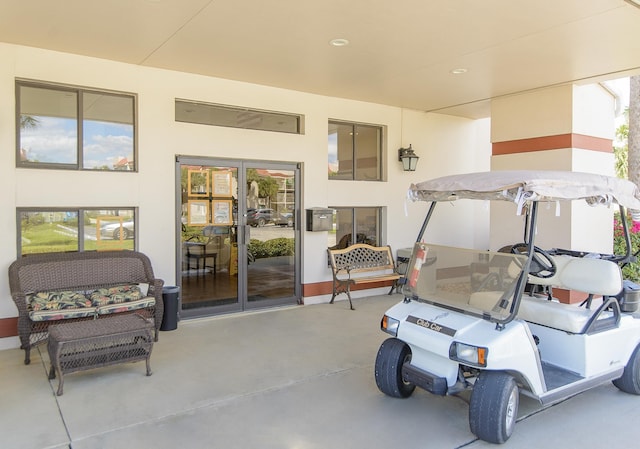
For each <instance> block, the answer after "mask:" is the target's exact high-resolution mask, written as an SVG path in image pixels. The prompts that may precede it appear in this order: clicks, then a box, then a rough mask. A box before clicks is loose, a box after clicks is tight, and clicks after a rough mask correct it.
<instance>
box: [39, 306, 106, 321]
mask: <svg viewBox="0 0 640 449" xmlns="http://www.w3.org/2000/svg"><path fill="white" fill-rule="evenodd" d="M95 315H96V308H95V307H82V308H79V309H63V310H40V311H37V312H34V311H31V312H29V318H30V319H31V321H57V320H68V319H71V318H86V317H95Z"/></svg>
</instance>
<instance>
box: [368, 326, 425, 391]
mask: <svg viewBox="0 0 640 449" xmlns="http://www.w3.org/2000/svg"><path fill="white" fill-rule="evenodd" d="M409 361H411V348H409V346H408V345H407V344H406V343H405V342H403V341H402V340H398V339H397V338H388V339H386V340H385V341H384V342H382V345H380V349H378V356H377V357H376V366H375V376H376V385H377V386H378V389H379V390H380V391H382V392H383V393H384V394H386V395H387V396H392V397H394V398H406V397H409V396H411V393H413V390H415V388H416V386H415V385H414V384H412V383H410V382H405V381H404V380H403V379H402V365H404V364H405V363H406V362H409Z"/></svg>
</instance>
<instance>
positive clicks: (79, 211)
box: [16, 206, 139, 257]
mask: <svg viewBox="0 0 640 449" xmlns="http://www.w3.org/2000/svg"><path fill="white" fill-rule="evenodd" d="M113 210H117V211H131V212H132V213H133V238H132V240H133V249H132V251H138V235H139V232H138V222H139V220H138V215H139V213H138V208H137V207H130V206H127V207H114V206H108V207H99V206H98V207H96V206H91V207H62V206H56V207H16V254H17V255H18V257H26V256H29V255H31V254H49V253H46V252H45V253H35V252H34V253H27V254H23V251H22V214H23V213H31V212H33V213H45V212H48V213H55V212H75V213H76V217H77V221H78V236H77V248H78V249H77V250H72V251H64V252H90V251H113V248H111V249H109V248H105V249H98V248H96V249H95V250H93V249H90V250H87V249H85V224H84V219H80V217H84V214H85V213H86V212H88V211H113ZM52 252H56V251H52Z"/></svg>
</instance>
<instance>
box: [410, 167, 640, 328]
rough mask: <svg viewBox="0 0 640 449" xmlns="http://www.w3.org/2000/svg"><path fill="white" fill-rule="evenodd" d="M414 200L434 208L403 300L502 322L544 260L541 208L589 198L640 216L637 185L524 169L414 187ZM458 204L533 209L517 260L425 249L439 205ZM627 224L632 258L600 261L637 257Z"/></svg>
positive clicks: (455, 177) (507, 256)
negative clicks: (538, 236)
mask: <svg viewBox="0 0 640 449" xmlns="http://www.w3.org/2000/svg"><path fill="white" fill-rule="evenodd" d="M409 196H410V198H411V199H413V200H414V201H430V202H431V203H432V204H431V207H430V209H429V212H428V214H427V217H426V218H425V221H424V224H423V226H422V229H421V230H420V233H419V235H418V238H417V243H416V245H415V248H414V250H413V254H412V258H411V260H410V262H409V266H408V271H407V275H406V276H407V279H406V283H405V284H404V286H403V293H404V295H405V296H406V297H407V298H410V299H415V300H418V301H423V302H429V303H437V304H438V305H442V306H444V307H449V308H454V309H456V310H460V311H464V312H465V313H474V314H480V315H482V317H483V318H485V319H488V320H490V321H495V322H498V323H506V322H508V321H510V320H511V319H513V317H514V316H515V314H516V313H517V310H518V307H519V303H520V297H521V296H522V293H523V290H524V287H525V285H526V283H527V281H528V277H529V275H530V273H534V271H533V267H534V266H535V265H536V264H535V263H533V264H532V260H534V261H535V260H540V257H534V250H535V251H539V249H536V248H535V242H534V237H535V230H536V220H537V204H538V203H539V202H550V201H551V202H556V201H562V200H566V201H572V200H584V201H586V202H587V203H588V204H589V205H592V206H597V205H606V206H608V205H612V204H617V205H618V206H619V207H620V213H621V215H624V214H625V211H624V208H625V207H626V208H630V209H634V210H639V211H640V192H639V191H638V188H637V187H636V185H635V184H633V183H632V182H630V181H627V180H623V179H618V178H612V177H608V176H602V175H596V174H590V173H577V172H562V171H529V170H517V171H495V172H485V173H471V174H464V175H453V176H446V177H442V178H437V179H433V180H429V181H425V182H421V183H418V184H413V185H411V188H410V190H409ZM458 199H479V200H499V201H508V202H512V203H515V206H516V207H515V208H514V209H515V210H516V211H517V212H516V213H518V214H521V213H523V212H525V211H526V215H527V220H526V224H525V227H526V232H525V239H524V241H523V243H522V244H519V245H518V246H519V248H520V250H519V251H515V252H516V254H511V253H509V252H506V253H503V252H489V251H484V250H475V249H461V248H453V247H446V246H437V245H432V244H427V243H423V236H424V233H425V229H426V227H427V225H428V223H429V220H430V218H431V215H432V213H433V212H434V208H435V205H436V204H437V203H438V202H442V201H444V202H450V201H454V200H458ZM623 225H624V226H625V235H626V239H627V252H626V254H624V255H621V256H617V255H600V256H602V257H603V258H607V259H608V260H611V261H614V262H618V263H622V262H627V261H629V260H631V259H632V257H631V250H630V246H631V245H630V241H629V238H628V232H627V231H628V230H627V229H626V222H625V223H623ZM513 243H520V242H513ZM558 251H561V250H558ZM562 251H564V250H562ZM555 254H558V253H555ZM574 255H577V254H574ZM579 257H582V255H579ZM544 259H545V258H544V257H543V260H544ZM535 268H536V269H537V270H538V271H537V272H539V271H540V270H542V268H544V267H540V266H539V264H538V266H536V267H535ZM547 269H548V268H547ZM554 269H555V268H554ZM537 272H536V273H537ZM546 276H550V273H547V274H546Z"/></svg>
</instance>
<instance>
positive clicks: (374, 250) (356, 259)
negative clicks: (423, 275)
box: [327, 243, 401, 310]
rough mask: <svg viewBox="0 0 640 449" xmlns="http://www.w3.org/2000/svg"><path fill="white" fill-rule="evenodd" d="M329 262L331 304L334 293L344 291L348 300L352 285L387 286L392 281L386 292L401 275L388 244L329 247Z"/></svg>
mask: <svg viewBox="0 0 640 449" xmlns="http://www.w3.org/2000/svg"><path fill="white" fill-rule="evenodd" d="M327 251H328V253H329V262H330V264H331V271H332V274H333V295H332V296H331V301H330V303H331V304H333V300H334V299H335V298H336V296H337V295H339V294H341V293H345V294H346V295H347V297H348V298H349V307H350V308H351V310H354V308H353V303H352V302H351V286H352V285H357V284H378V285H380V286H382V285H388V282H392V285H391V290H389V294H391V293H392V292H393V290H394V289H395V288H396V284H397V282H398V280H399V279H400V278H401V275H400V274H399V273H398V272H397V270H396V266H395V263H394V260H393V255H392V253H391V247H390V246H380V247H378V246H371V245H367V244H365V243H357V244H355V245H351V246H349V247H347V248H344V249H331V248H329V249H328V250H327Z"/></svg>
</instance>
